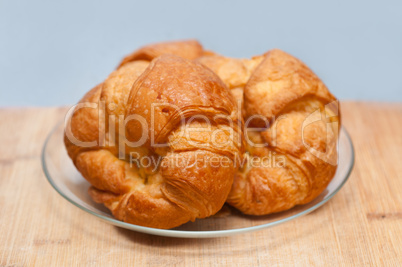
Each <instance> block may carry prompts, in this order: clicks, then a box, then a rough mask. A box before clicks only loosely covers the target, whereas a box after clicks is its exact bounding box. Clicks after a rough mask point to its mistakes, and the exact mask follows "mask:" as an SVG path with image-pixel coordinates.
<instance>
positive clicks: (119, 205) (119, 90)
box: [64, 40, 340, 228]
mask: <svg viewBox="0 0 402 267" xmlns="http://www.w3.org/2000/svg"><path fill="white" fill-rule="evenodd" d="M339 118H340V115H339V107H338V105H337V102H336V98H335V97H334V96H333V95H332V94H331V93H330V92H329V91H328V89H327V88H326V87H325V85H324V84H323V83H322V81H321V80H320V79H319V78H318V77H317V76H316V75H315V74H314V73H313V72H312V71H311V70H310V69H309V68H308V67H307V66H306V65H305V64H303V63H302V62H301V61H300V60H298V59H296V58H294V57H292V56H291V55H289V54H287V53H285V52H283V51H280V50H277V49H275V50H271V51H269V52H267V53H265V54H264V55H261V56H256V57H253V58H251V59H234V58H228V57H224V56H221V55H218V54H215V53H214V52H211V51H205V50H204V49H203V47H202V46H201V44H199V43H198V42H197V41H194V40H188V41H177V42H166V43H158V44H153V45H148V46H145V47H142V48H140V49H139V50H137V51H135V52H134V53H132V54H130V55H128V56H127V57H125V58H124V59H123V61H122V62H121V63H120V64H119V66H118V68H117V70H116V71H114V72H113V73H111V74H110V76H109V77H108V78H107V79H106V80H105V81H104V82H103V83H101V84H99V85H97V86H96V87H95V88H93V89H92V90H91V91H89V92H88V93H87V94H86V95H85V96H84V98H83V99H82V100H81V101H80V104H79V105H78V106H77V107H76V108H75V111H74V113H73V115H72V116H71V117H70V118H69V121H68V124H67V126H66V134H65V138H64V140H65V145H66V148H67V152H68V154H69V156H70V158H71V159H72V160H73V162H74V164H75V166H76V167H77V169H78V170H79V171H80V172H81V174H82V175H83V176H84V177H85V178H86V179H87V180H88V181H89V182H90V183H91V185H92V186H91V187H90V189H89V194H90V196H91V197H92V198H93V199H94V200H95V201H96V202H98V203H103V204H104V205H105V206H106V207H108V208H109V209H110V210H111V212H112V213H113V215H114V216H115V217H116V218H118V219H119V220H122V221H125V222H129V223H133V224H137V225H142V226H148V227H156V228H173V227H176V226H179V225H181V224H183V223H186V222H188V221H194V220H195V219H196V218H205V217H208V216H211V215H213V214H215V213H216V212H217V211H218V210H219V209H220V208H221V207H222V205H223V204H224V202H225V201H227V203H228V204H230V205H231V206H233V207H235V208H237V209H239V210H240V211H242V212H243V213H245V214H251V215H265V214H270V213H273V212H279V211H283V210H287V209H290V208H292V207H293V206H295V205H299V204H304V203H307V202H309V201H311V200H313V199H314V198H316V197H317V196H318V195H319V194H320V193H321V192H322V191H323V190H324V189H325V188H326V186H327V185H328V183H329V182H330V181H331V179H332V178H333V176H334V174H335V171H336V162H337V138H338V131H339V123H340V121H339ZM337 119H338V120H337ZM143 159H145V161H142V160H143ZM200 159H201V164H199V163H200ZM139 161H141V163H140V164H138V163H139ZM212 161H213V162H212ZM216 162H218V163H219V164H216ZM267 163H268V164H267Z"/></svg>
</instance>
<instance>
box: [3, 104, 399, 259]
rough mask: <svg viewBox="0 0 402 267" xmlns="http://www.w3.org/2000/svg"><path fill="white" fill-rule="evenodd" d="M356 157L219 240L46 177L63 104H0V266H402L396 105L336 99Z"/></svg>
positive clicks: (63, 109)
mask: <svg viewBox="0 0 402 267" xmlns="http://www.w3.org/2000/svg"><path fill="white" fill-rule="evenodd" d="M342 108H343V110H342V113H343V123H344V125H345V126H346V128H347V129H348V131H349V133H350V134H351V136H352V139H353V142H354V146H355V150H356V164H355V168H354V170H353V172H352V175H351V177H350V179H349V181H348V182H347V183H346V185H345V186H344V188H343V189H342V190H341V191H340V192H339V193H338V194H337V195H336V196H335V197H334V198H333V199H332V200H330V201H329V202H328V203H327V204H325V205H324V206H323V207H321V208H319V209H318V210H316V211H314V212H313V213H311V214H309V215H307V216H304V217H302V218H299V219H296V220H293V221H291V222H288V223H285V224H283V225H280V226H277V227H274V228H270V229H266V230H262V231H259V232H253V233H248V234H242V235H237V236H233V237H224V238H216V239H177V238H166V237H158V236H151V235H146V234H141V233H136V232H131V231H128V230H124V229H120V228H117V227H114V226H111V225H109V224H106V223H104V222H101V221H99V220H97V219H95V218H94V217H93V216H91V215H89V214H87V213H85V212H83V211H81V210H80V209H78V208H76V207H74V206H73V205H71V204H70V203H68V202H67V201H66V200H64V199H63V198H62V197H61V196H59V195H58V194H57V193H56V192H55V191H54V190H53V188H52V187H51V186H50V185H49V184H48V182H47V181H46V179H45V176H44V174H43V172H42V168H41V163H40V153H41V148H42V145H43V142H44V140H45V137H46V135H47V134H48V132H49V131H50V129H51V128H52V127H53V126H54V125H55V124H56V122H58V121H59V120H60V119H61V118H62V117H63V116H64V113H65V111H66V109H65V108H24V109H16V108H4V109H0V152H1V153H0V266H31V265H35V266H64V265H68V266H71V265H93V266H98V265H100V264H105V265H139V266H142V265H146V264H149V265H156V266H158V265H165V264H169V265H186V266H199V265H215V264H217V265H218V264H219V265H233V264H238V265H240V264H241V265H253V266H254V265H283V264H291V265H321V266H322V265H327V264H329V265H348V266H349V265H352V264H353V265H360V266H362V265H366V264H369V265H395V266H396V265H398V263H399V265H400V264H401V262H402V104H396V103H365V102H346V103H342Z"/></svg>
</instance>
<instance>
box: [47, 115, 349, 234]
mask: <svg viewBox="0 0 402 267" xmlns="http://www.w3.org/2000/svg"><path fill="white" fill-rule="evenodd" d="M62 124H63V121H62V122H59V123H57V124H56V126H54V127H53V129H52V130H51V131H50V133H49V134H48V136H47V137H46V139H45V142H44V144H43V147H42V152H41V165H42V170H43V172H44V174H45V176H46V179H47V181H48V182H49V183H50V185H51V186H52V187H53V189H55V190H56V192H57V193H58V194H59V195H61V196H62V197H63V198H64V199H66V200H67V201H68V202H69V203H71V204H73V205H74V206H76V207H78V208H79V209H81V210H83V211H85V212H87V213H89V214H91V215H94V216H95V217H96V218H98V219H100V220H101V221H105V222H107V223H109V224H112V225H114V226H117V227H121V228H125V229H128V230H132V231H137V232H142V233H146V234H151V235H159V236H167V237H177V238H214V237H223V236H231V235H236V234H242V233H248V232H255V231H259V230H263V229H266V228H270V227H274V226H276V225H279V224H282V223H286V222H288V221H291V220H294V219H296V218H299V217H302V216H304V215H307V214H309V213H310V212H312V211H314V210H316V209H318V208H319V207H321V206H322V205H324V204H325V203H327V202H328V201H329V200H330V199H332V198H333V197H334V196H335V195H336V194H337V193H338V192H339V191H340V190H341V188H342V187H343V186H344V185H345V183H346V182H347V181H348V180H349V177H350V174H351V173H352V170H353V168H354V165H355V149H354V146H353V142H352V139H351V137H350V134H349V133H348V131H347V130H346V128H345V127H344V126H343V125H342V126H341V129H340V133H341V132H343V133H344V134H345V136H346V139H347V140H348V144H349V146H350V149H351V162H350V163H349V167H348V170H347V174H346V175H345V178H344V179H343V181H342V182H341V183H340V185H339V186H338V187H337V188H336V189H335V190H334V191H333V192H332V193H330V194H329V195H328V196H327V197H326V198H325V199H323V200H322V201H320V202H318V203H317V204H315V205H313V206H312V207H310V208H308V209H306V210H303V211H302V212H299V213H296V214H294V215H292V216H289V217H287V218H284V219H280V220H278V221H274V222H270V223H265V224H261V225H255V226H250V227H244V228H238V229H227V230H216V231H183V230H172V229H159V228H151V227H146V226H140V225H136V224H130V223H126V222H123V221H119V220H117V219H115V218H109V217H105V216H103V215H101V214H98V213H96V212H93V211H92V210H90V209H88V208H86V207H84V206H82V205H80V204H79V203H77V202H75V201H74V200H72V199H71V198H69V197H68V196H67V195H65V194H64V193H63V191H62V190H61V189H60V188H59V187H58V186H57V185H56V184H55V182H54V181H53V179H52V178H51V175H50V173H49V171H48V167H47V165H46V159H45V153H46V148H47V147H48V144H49V141H50V139H51V137H52V136H53V134H54V133H55V132H56V130H57V129H58V128H59V127H60V126H61V125H62Z"/></svg>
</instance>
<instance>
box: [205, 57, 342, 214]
mask: <svg viewBox="0 0 402 267" xmlns="http://www.w3.org/2000/svg"><path fill="white" fill-rule="evenodd" d="M197 61H198V62H200V63H202V64H203V65H205V66H207V67H209V68H210V69H211V70H213V71H214V72H215V73H216V74H217V75H218V76H219V77H220V78H221V79H222V80H223V81H224V83H225V84H226V85H227V86H228V87H229V88H230V89H231V91H232V94H233V95H234V96H235V98H236V99H237V100H238V101H240V102H241V103H242V111H243V119H244V121H245V127H246V128H245V133H244V135H245V136H246V139H247V142H246V143H247V145H246V151H245V155H244V158H245V162H244V161H243V163H244V164H243V165H242V167H241V168H240V169H239V171H238V172H236V175H235V178H234V182H233V186H232V190H231V192H230V194H229V196H228V199H227V203H228V204H230V205H232V206H233V207H235V208H237V209H239V210H240V211H242V212H243V213H245V214H250V215H266V214H270V213H274V212H279V211H284V210H287V209H290V208H292V207H294V206H295V205H299V204H305V203H308V202H310V201H312V200H313V199H314V198H316V197H317V196H318V195H319V194H320V193H321V192H322V191H323V190H324V189H325V188H326V187H327V185H328V183H329V182H330V181H331V179H332V178H333V176H334V175H335V171H336V165H337V164H336V163H337V140H338V131H339V120H340V115H339V106H338V105H337V101H336V98H335V97H334V96H333V95H332V94H331V93H330V92H329V91H328V89H327V87H326V86H325V85H324V84H323V83H322V81H321V80H320V79H319V78H318V77H317V76H316V75H315V74H314V73H313V72H312V71H311V70H310V69H309V68H308V67H307V66H306V65H305V64H303V63H302V62H301V61H300V60H298V59H296V58H294V57H292V56H291V55H289V54H287V53H285V52H283V51H281V50H278V49H275V50H271V51H269V52H267V53H266V54H264V55H262V56H257V57H254V58H252V59H233V58H226V57H222V56H219V55H212V56H204V57H200V58H198V59H197ZM337 119H338V121H337ZM328 120H332V121H331V122H327V121H328ZM256 129H258V131H257V130H256ZM256 159H257V160H256ZM275 159H280V160H277V162H276V163H275ZM264 161H265V164H264ZM267 163H268V164H267Z"/></svg>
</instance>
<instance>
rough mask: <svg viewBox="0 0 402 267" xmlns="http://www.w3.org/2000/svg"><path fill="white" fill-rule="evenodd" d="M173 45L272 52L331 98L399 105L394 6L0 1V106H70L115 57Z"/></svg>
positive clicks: (401, 38)
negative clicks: (190, 42) (306, 69)
mask: <svg viewBox="0 0 402 267" xmlns="http://www.w3.org/2000/svg"><path fill="white" fill-rule="evenodd" d="M183 38H197V39H199V40H200V41H201V42H202V43H203V45H204V47H206V48H208V49H213V50H216V51H217V52H219V53H221V54H224V55H227V56H233V57H250V56H252V55H256V54H261V53H263V52H265V51H267V50H268V49H271V48H274V47H277V48H281V49H283V50H285V51H287V52H289V53H291V54H293V55H295V56H297V57H298V58H300V59H302V60H303V61H304V62H306V63H307V64H308V65H309V66H310V67H311V68H312V69H313V70H314V71H315V72H316V73H317V74H318V75H319V76H320V77H321V78H322V79H323V80H324V82H325V83H326V84H327V86H328V87H329V88H330V90H331V91H332V92H333V93H334V94H335V95H336V96H338V97H339V98H340V99H360V100H376V101H378V100H380V101H401V100H402V2H401V1H399V2H398V1H378V2H377V3H376V2H369V1H353V2H352V1H343V2H338V1H336V2H335V1H331V2H329V1H292V2H289V1H271V2H268V1H260V2H253V1H245V2H240V1H205V0H198V1H193V2H190V1H172V0H169V1H157V2H153V1H141V2H135V1H128V0H127V1H113V2H109V3H106V2H103V1H85V2H84V1H65V2H64V3H60V2H56V1H39V0H37V1H14V0H13V1H12V0H0V106H26V105H28V106H42V105H45V106H54V105H66V104H73V103H75V102H77V101H78V100H79V98H80V97H81V96H82V95H83V94H84V93H85V92H86V91H87V90H89V89H90V88H91V87H93V86H94V85H95V84H97V83H99V82H101V81H102V80H103V79H104V78H106V77H107V75H108V74H109V73H110V72H111V71H112V70H113V69H114V67H115V66H116V65H117V64H118V62H119V61H120V59H121V58H122V57H123V56H124V55H125V54H127V53H130V52H131V51H132V50H134V49H136V48H138V47H139V46H142V45H144V44H147V43H151V42H157V41H162V40H172V39H183Z"/></svg>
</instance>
